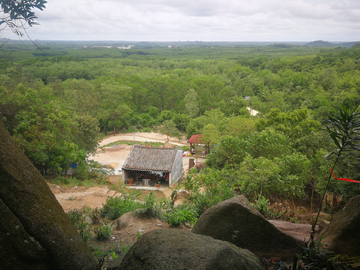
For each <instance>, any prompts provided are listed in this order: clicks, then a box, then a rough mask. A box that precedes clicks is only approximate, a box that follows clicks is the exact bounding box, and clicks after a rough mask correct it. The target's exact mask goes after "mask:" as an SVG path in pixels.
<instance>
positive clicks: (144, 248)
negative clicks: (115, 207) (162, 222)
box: [118, 229, 263, 270]
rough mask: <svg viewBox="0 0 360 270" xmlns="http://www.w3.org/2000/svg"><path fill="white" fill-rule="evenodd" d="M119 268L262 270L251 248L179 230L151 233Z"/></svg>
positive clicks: (133, 247)
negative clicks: (239, 246)
mask: <svg viewBox="0 0 360 270" xmlns="http://www.w3.org/2000/svg"><path fill="white" fill-rule="evenodd" d="M118 269H120V270H125V269H126V270H132V269H133V270H142V269H157V270H178V269H179V270H180V269H194V270H200V269H209V270H210V269H211V270H227V269H229V270H230V269H231V270H232V269H243V270H262V269H263V268H262V265H261V263H260V261H259V259H258V258H256V256H255V255H254V254H252V253H251V252H250V251H248V250H246V249H241V248H238V247H236V246H235V245H232V244H231V243H227V242H224V241H219V240H215V239H213V238H211V237H208V236H203V235H197V234H193V233H190V232H187V231H183V230H178V229H159V230H154V231H151V232H148V233H146V234H144V235H143V236H141V237H140V239H139V240H138V241H137V242H136V243H135V244H134V245H133V246H132V247H131V248H130V250H129V251H128V252H127V253H126V255H125V257H124V259H123V261H122V263H121V265H120V267H119V268H118Z"/></svg>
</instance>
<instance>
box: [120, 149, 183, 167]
mask: <svg viewBox="0 0 360 270" xmlns="http://www.w3.org/2000/svg"><path fill="white" fill-rule="evenodd" d="M177 151H178V150H177V149H174V148H156V147H145V146H140V145H134V146H133V147H132V148H131V151H130V154H129V155H128V157H127V158H126V160H125V163H124V165H123V167H122V169H123V170H132V171H162V172H171V169H172V166H173V163H174V160H175V156H176V153H177Z"/></svg>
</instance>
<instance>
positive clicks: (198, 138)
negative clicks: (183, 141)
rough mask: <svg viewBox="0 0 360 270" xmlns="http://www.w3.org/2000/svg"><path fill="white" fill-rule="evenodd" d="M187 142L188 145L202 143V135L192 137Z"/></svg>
mask: <svg viewBox="0 0 360 270" xmlns="http://www.w3.org/2000/svg"><path fill="white" fill-rule="evenodd" d="M187 142H188V143H202V135H201V134H196V135H192V136H191V137H190V139H189V140H188V141H187Z"/></svg>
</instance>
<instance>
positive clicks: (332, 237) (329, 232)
mask: <svg viewBox="0 0 360 270" xmlns="http://www.w3.org/2000/svg"><path fill="white" fill-rule="evenodd" d="M317 238H318V239H322V242H323V243H327V244H328V248H329V249H330V250H333V251H335V252H337V253H348V254H353V255H358V256H359V255H360V195H359V196H356V197H353V198H351V199H350V200H349V201H348V203H347V204H346V205H345V207H344V208H343V209H342V210H341V211H340V212H339V213H337V214H336V215H335V216H334V217H333V220H332V221H331V222H330V224H329V225H328V226H326V227H325V228H324V229H323V230H322V231H321V232H320V234H319V236H318V237H317Z"/></svg>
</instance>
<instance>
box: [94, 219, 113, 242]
mask: <svg viewBox="0 0 360 270" xmlns="http://www.w3.org/2000/svg"><path fill="white" fill-rule="evenodd" d="M112 229H113V226H112V225H111V224H110V223H105V224H103V225H101V226H100V227H97V228H96V229H95V230H94V233H95V238H96V239H97V240H98V241H103V240H108V239H110V236H111V232H112Z"/></svg>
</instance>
